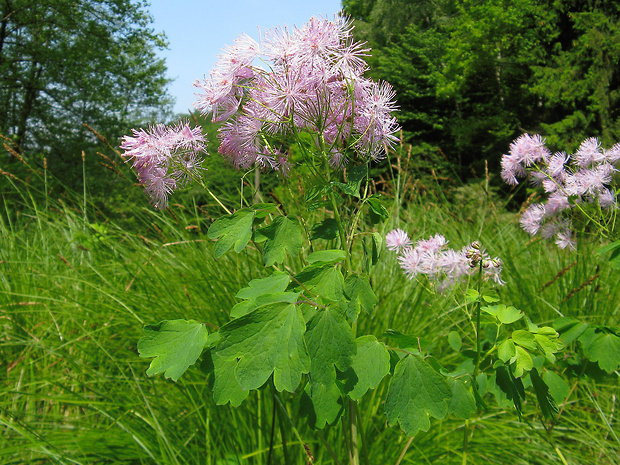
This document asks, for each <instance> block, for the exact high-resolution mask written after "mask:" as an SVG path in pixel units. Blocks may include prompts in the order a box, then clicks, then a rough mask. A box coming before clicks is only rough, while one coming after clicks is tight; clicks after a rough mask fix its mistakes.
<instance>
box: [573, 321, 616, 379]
mask: <svg viewBox="0 0 620 465" xmlns="http://www.w3.org/2000/svg"><path fill="white" fill-rule="evenodd" d="M579 341H580V342H581V344H582V347H583V352H584V354H585V356H586V357H587V358H588V359H589V360H590V361H592V362H596V363H597V364H598V366H599V367H601V369H603V370H605V371H606V372H607V373H612V372H614V371H615V370H617V369H618V368H620V337H618V336H617V335H616V334H614V333H613V332H611V331H610V330H609V329H608V328H589V329H588V330H586V331H585V332H584V333H583V334H582V335H581V336H580V337H579Z"/></svg>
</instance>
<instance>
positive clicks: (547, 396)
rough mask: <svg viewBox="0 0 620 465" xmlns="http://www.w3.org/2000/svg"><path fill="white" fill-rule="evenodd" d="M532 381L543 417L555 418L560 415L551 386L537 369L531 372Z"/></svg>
mask: <svg viewBox="0 0 620 465" xmlns="http://www.w3.org/2000/svg"><path fill="white" fill-rule="evenodd" d="M530 379H531V380H532V386H533V387H534V392H535V393H536V398H537V399H538V405H539V406H540V410H541V412H542V414H543V416H544V417H545V418H551V417H553V416H554V415H555V414H556V413H558V405H557V404H556V403H555V400H554V399H553V396H552V395H551V392H550V391H549V386H547V384H546V383H545V381H544V380H543V379H542V378H541V377H540V375H539V374H538V370H537V369H536V368H534V369H532V371H530Z"/></svg>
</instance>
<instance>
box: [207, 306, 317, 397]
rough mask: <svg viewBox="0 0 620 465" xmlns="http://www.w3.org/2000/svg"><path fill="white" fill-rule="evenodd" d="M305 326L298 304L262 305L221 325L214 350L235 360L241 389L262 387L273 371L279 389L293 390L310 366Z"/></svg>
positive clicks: (221, 355)
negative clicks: (218, 338) (218, 339)
mask: <svg viewBox="0 0 620 465" xmlns="http://www.w3.org/2000/svg"><path fill="white" fill-rule="evenodd" d="M305 329H306V325H305V322H304V318H303V315H302V313H301V310H300V309H299V307H298V306H296V305H294V304H291V303H286V302H278V303H274V304H269V305H265V306H264V307H260V308H258V309H256V310H255V311H253V312H251V313H248V314H246V315H243V316H241V317H239V318H237V319H235V320H232V321H230V322H228V323H226V324H225V325H224V326H222V327H221V328H220V331H219V332H220V334H221V336H222V340H221V341H220V343H219V344H218V346H217V348H216V350H217V352H216V353H217V355H218V356H219V357H222V358H224V359H226V360H237V366H236V367H235V377H236V378H237V381H239V384H240V385H241V387H242V388H243V389H244V390H249V389H257V388H259V387H261V386H262V385H263V384H265V382H266V381H267V380H268V379H269V376H271V374H273V381H274V385H275V387H276V389H277V390H278V391H283V390H284V391H289V392H292V391H294V390H295V389H296V388H297V386H298V385H299V383H300V381H301V375H302V374H303V373H308V371H309V368H310V359H309V358H308V353H307V351H306V346H305V343H304V340H303V335H304V332H305Z"/></svg>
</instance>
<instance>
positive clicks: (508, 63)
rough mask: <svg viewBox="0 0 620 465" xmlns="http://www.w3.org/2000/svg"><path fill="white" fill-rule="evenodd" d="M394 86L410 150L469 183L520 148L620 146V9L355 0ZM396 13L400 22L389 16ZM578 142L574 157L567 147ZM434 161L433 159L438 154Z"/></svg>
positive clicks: (351, 1) (542, 2)
mask: <svg viewBox="0 0 620 465" xmlns="http://www.w3.org/2000/svg"><path fill="white" fill-rule="evenodd" d="M343 6H344V10H345V12H346V13H347V14H350V15H351V16H352V17H353V18H354V19H355V20H356V24H358V25H360V27H359V28H356V34H357V35H358V38H359V39H363V40H367V41H368V42H369V43H370V45H371V46H372V47H373V57H372V58H371V64H372V69H373V77H374V78H383V79H385V80H387V81H389V82H390V83H392V84H393V85H394V87H395V88H396V91H397V93H398V95H399V100H398V101H399V104H400V106H401V112H400V115H399V116H398V117H399V120H400V122H401V124H402V126H403V129H404V131H405V136H406V138H407V141H408V142H411V143H413V144H414V145H416V146H417V147H422V148H423V149H422V151H423V152H425V153H427V154H433V153H436V152H437V151H441V153H443V154H445V155H446V157H447V158H448V159H449V160H450V161H451V162H452V163H454V165H455V166H457V167H458V168H459V172H460V174H461V175H462V176H463V177H468V176H470V175H471V173H472V170H473V172H474V173H477V174H481V173H482V168H483V166H484V161H485V160H486V161H489V162H490V164H491V166H492V167H498V165H499V160H500V157H501V154H502V153H504V152H506V151H507V149H508V146H509V144H510V141H512V140H513V139H514V138H516V137H517V136H518V135H520V134H522V133H523V132H528V131H529V132H536V133H541V134H543V135H544V136H545V137H546V138H547V140H548V142H549V145H550V146H551V147H557V148H558V149H559V148H562V149H567V148H568V149H574V148H576V147H575V145H576V144H578V143H579V142H580V141H582V140H584V139H585V138H586V137H589V136H598V137H599V138H600V139H601V141H602V143H603V145H606V146H610V145H611V144H613V143H615V142H617V141H618V140H619V139H620V119H619V118H620V107H619V102H618V92H619V88H618V84H619V82H620V80H619V79H618V78H619V76H618V72H619V69H620V67H619V65H620V22H619V21H620V15H619V8H620V5H619V4H618V3H617V2H599V1H577V0H489V1H485V2H480V1H478V0H460V1H455V0H422V1H416V2H409V1H406V0H344V2H343ZM389 12H391V14H390V13H389ZM567 144H568V147H567ZM429 156H430V155H429Z"/></svg>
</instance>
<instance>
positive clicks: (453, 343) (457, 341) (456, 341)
mask: <svg viewBox="0 0 620 465" xmlns="http://www.w3.org/2000/svg"><path fill="white" fill-rule="evenodd" d="M448 344H449V345H450V347H452V349H453V350H454V351H456V352H459V351H460V350H461V348H462V347H463V340H462V339H461V336H460V335H459V333H457V332H456V331H450V333H449V334H448Z"/></svg>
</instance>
